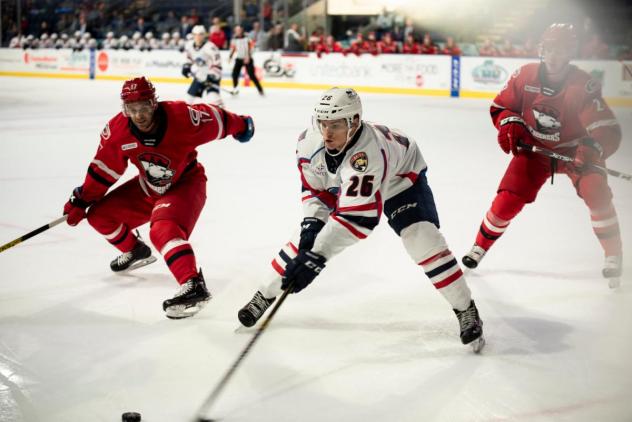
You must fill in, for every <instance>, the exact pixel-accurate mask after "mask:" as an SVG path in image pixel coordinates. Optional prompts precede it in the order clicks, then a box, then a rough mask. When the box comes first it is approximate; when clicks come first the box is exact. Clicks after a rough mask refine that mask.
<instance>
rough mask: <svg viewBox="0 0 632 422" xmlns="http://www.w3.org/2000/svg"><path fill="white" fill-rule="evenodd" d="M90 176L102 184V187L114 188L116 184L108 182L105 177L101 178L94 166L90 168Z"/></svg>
mask: <svg viewBox="0 0 632 422" xmlns="http://www.w3.org/2000/svg"><path fill="white" fill-rule="evenodd" d="M88 174H89V175H90V177H92V178H93V179H94V180H96V181H97V182H99V183H101V184H102V185H104V186H106V187H108V188H109V187H110V186H112V185H113V184H114V183H115V182H111V181H109V180H107V179H106V178H105V177H103V176H101V175H100V174H99V173H97V172H96V171H95V170H94V169H93V168H92V166H90V167H88Z"/></svg>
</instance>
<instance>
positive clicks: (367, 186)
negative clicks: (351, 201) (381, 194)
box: [347, 174, 373, 196]
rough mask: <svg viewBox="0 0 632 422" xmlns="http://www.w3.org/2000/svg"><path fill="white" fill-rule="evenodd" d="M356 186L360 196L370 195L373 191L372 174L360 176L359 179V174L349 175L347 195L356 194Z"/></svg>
mask: <svg viewBox="0 0 632 422" xmlns="http://www.w3.org/2000/svg"><path fill="white" fill-rule="evenodd" d="M358 186H359V187H360V195H361V196H371V194H372V193H373V175H370V174H367V175H366V176H362V180H361V181H360V177H359V176H351V185H350V186H349V189H347V196H358Z"/></svg>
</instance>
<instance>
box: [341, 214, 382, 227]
mask: <svg viewBox="0 0 632 422" xmlns="http://www.w3.org/2000/svg"><path fill="white" fill-rule="evenodd" d="M336 215H337V216H338V217H340V218H343V219H344V220H345V221H348V222H349V223H352V224H354V225H355V226H359V227H362V228H365V229H368V230H373V229H374V228H375V226H377V224H378V223H379V222H380V219H379V218H377V216H376V217H372V216H364V215H349V214H338V213H336Z"/></svg>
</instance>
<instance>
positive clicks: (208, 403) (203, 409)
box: [196, 281, 294, 422]
mask: <svg viewBox="0 0 632 422" xmlns="http://www.w3.org/2000/svg"><path fill="white" fill-rule="evenodd" d="M293 284H294V281H292V282H291V283H290V285H289V286H288V287H287V289H285V291H284V292H283V294H282V295H281V297H279V301H278V302H277V304H276V305H274V307H273V308H272V311H270V315H268V317H267V318H266V319H265V320H264V321H263V324H261V326H260V327H259V328H257V331H256V332H255V334H254V335H253V336H252V338H251V339H250V341H249V342H248V344H247V345H246V347H244V349H243V350H242V351H241V353H240V354H239V356H238V357H237V360H235V362H233V364H232V365H231V366H230V368H229V369H228V371H226V373H225V374H224V376H223V377H222V379H221V380H220V381H219V382H218V383H217V384H216V385H215V388H213V391H211V393H210V394H209V395H208V397H207V398H206V400H204V403H202V406H200V410H198V416H197V419H196V421H197V422H211V421H213V419H210V418H208V417H207V416H206V415H207V414H208V412H209V410H210V409H211V407H212V406H213V404H214V403H215V402H216V401H217V398H218V397H219V395H220V393H221V392H222V390H223V389H224V387H226V384H228V381H230V379H231V378H232V376H233V374H234V373H235V371H236V370H237V368H238V367H239V365H240V364H241V362H242V361H243V360H244V359H245V357H246V355H248V352H250V349H252V346H254V344H255V343H256V342H257V340H258V339H259V336H261V334H263V331H264V330H265V329H266V327H267V326H268V324H270V321H272V318H273V317H274V314H276V312H277V311H278V310H279V308H280V307H281V305H282V304H283V302H284V301H285V298H286V297H287V295H288V293H290V291H291V290H292V287H293Z"/></svg>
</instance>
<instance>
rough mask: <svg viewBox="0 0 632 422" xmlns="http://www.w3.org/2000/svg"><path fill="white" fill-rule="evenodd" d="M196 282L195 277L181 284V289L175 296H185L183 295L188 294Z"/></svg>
mask: <svg viewBox="0 0 632 422" xmlns="http://www.w3.org/2000/svg"><path fill="white" fill-rule="evenodd" d="M194 284H195V282H194V281H193V279H191V280H189V281H187V282H186V283H184V284H183V285H182V286H180V290H179V291H178V293H176V295H175V296H174V297H178V296H183V295H186V294H188V293H189V292H190V291H191V290H193V286H194Z"/></svg>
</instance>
